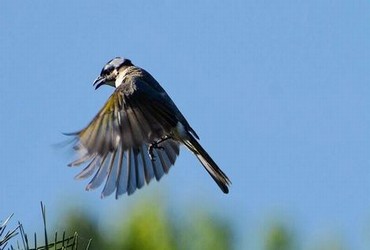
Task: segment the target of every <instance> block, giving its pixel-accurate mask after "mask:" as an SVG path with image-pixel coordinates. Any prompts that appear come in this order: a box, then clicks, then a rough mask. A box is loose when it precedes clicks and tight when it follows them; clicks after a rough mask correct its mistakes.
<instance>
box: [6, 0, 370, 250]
mask: <svg viewBox="0 0 370 250" xmlns="http://www.w3.org/2000/svg"><path fill="white" fill-rule="evenodd" d="M369 20H370V2H369V1H328V0H313V1H238V0H237V1H232V2H223V1H217V2H216V1H210V0H209V1H202V2H199V1H169V0H167V1H166V0H164V1H105V2H104V3H103V2H98V1H78V2H76V1H69V0H68V1H18V0H12V1H8V0H2V1H0V52H1V55H0V117H1V118H0V119H1V120H0V159H1V161H0V170H1V174H0V177H1V179H0V180H1V183H0V186H1V189H0V220H2V219H5V218H6V217H7V216H8V215H10V214H12V213H14V214H15V215H14V218H16V219H13V221H12V223H14V224H15V223H16V221H17V220H19V221H21V222H22V224H23V226H24V227H25V231H26V232H28V233H31V234H32V233H33V232H42V219H41V213H40V201H43V203H44V204H45V205H46V208H47V219H48V227H49V230H50V231H51V232H53V231H55V230H70V231H71V232H72V231H73V232H74V231H78V232H79V235H80V237H82V238H84V239H90V238H93V241H92V249H369V248H370V195H369V190H370V169H369V166H370V154H369V152H370V151H369V150H370V126H369V124H370V112H369V110H370V101H369V97H370V81H369V80H370V77H369V70H370V68H369V58H370V26H369ZM115 56H123V57H126V58H129V59H131V60H132V62H133V63H134V64H136V65H138V66H140V67H143V68H145V69H146V70H148V71H149V72H151V73H152V75H153V76H154V77H155V78H156V79H157V80H158V81H159V82H160V83H161V85H162V86H163V87H164V88H165V89H166V91H167V92H168V93H169V95H170V96H171V97H172V99H173V100H174V101H175V103H176V104H177V105H178V107H179V109H180V110H181V111H182V113H183V114H184V115H185V117H186V118H187V120H188V121H189V123H190V124H191V125H192V127H193V128H194V129H195V130H196V132H197V133H198V134H199V136H200V138H201V143H202V145H203V146H204V147H205V148H206V149H207V151H208V152H209V153H210V154H211V155H212V157H213V158H214V160H215V161H216V162H218V164H219V165H220V166H221V168H222V169H223V170H224V171H225V172H226V173H227V174H228V176H229V177H230V179H231V181H232V183H233V184H232V186H231V190H230V194H228V195H224V194H223V193H222V192H220V190H219V188H218V187H217V186H216V185H215V184H214V183H213V181H212V179H211V178H209V176H208V174H207V173H206V172H205V171H204V170H203V168H202V167H201V165H200V164H199V162H198V161H197V160H196V158H195V157H194V156H193V155H191V154H190V152H188V151H186V150H184V149H183V150H182V151H181V153H180V157H179V159H178V160H177V162H176V165H175V167H173V168H172V169H171V171H170V173H169V174H168V175H167V176H165V177H164V178H163V179H161V181H160V182H159V183H156V182H154V181H153V182H152V183H150V185H149V186H146V187H144V188H143V189H142V190H139V191H137V192H136V193H135V194H134V195H133V196H130V197H127V196H122V197H120V199H118V200H115V199H114V197H108V198H105V199H100V191H101V190H96V191H93V192H86V191H85V190H84V188H85V185H86V184H87V183H88V181H76V180H74V179H73V177H74V175H76V174H77V173H78V172H79V171H80V170H81V168H80V169H75V168H72V169H71V168H68V167H67V164H68V163H69V162H70V161H72V160H73V159H74V155H73V152H72V150H71V149H70V147H68V146H66V147H60V143H63V142H65V141H67V140H68V139H69V138H67V137H65V136H63V135H62V133H63V132H74V131H77V130H79V129H81V128H83V127H84V126H85V125H87V124H88V122H89V121H90V120H91V119H92V118H93V117H94V115H95V114H96V113H97V112H98V110H99V109H100V108H101V107H102V105H103V104H104V102H105V100H106V99H107V98H108V97H109V95H110V94H111V93H112V91H113V88H110V87H104V88H100V89H99V90H98V91H95V90H94V88H93V87H92V82H93V80H94V79H95V78H96V77H97V76H98V74H99V73H100V70H101V68H102V67H103V66H104V64H105V63H106V62H107V61H109V60H110V59H111V58H113V57H115ZM94 244H95V245H94Z"/></svg>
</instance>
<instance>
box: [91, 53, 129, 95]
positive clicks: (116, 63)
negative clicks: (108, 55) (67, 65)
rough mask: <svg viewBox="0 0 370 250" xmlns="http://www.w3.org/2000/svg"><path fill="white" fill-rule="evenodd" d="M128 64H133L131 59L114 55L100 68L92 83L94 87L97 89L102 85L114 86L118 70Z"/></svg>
mask: <svg viewBox="0 0 370 250" xmlns="http://www.w3.org/2000/svg"><path fill="white" fill-rule="evenodd" d="M129 66H133V64H132V63H131V61H130V60H129V59H126V58H122V57H116V58H113V59H112V60H110V61H109V62H107V64H105V65H104V67H103V69H102V70H101V73H100V76H98V78H96V80H95V81H94V84H93V85H94V86H95V89H98V88H99V87H100V86H102V85H109V86H112V87H115V81H116V79H117V76H118V74H119V70H120V69H122V68H123V67H129Z"/></svg>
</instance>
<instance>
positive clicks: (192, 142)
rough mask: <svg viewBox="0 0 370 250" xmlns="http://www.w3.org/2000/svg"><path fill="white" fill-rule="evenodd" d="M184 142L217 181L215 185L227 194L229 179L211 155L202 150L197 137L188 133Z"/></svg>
mask: <svg viewBox="0 0 370 250" xmlns="http://www.w3.org/2000/svg"><path fill="white" fill-rule="evenodd" d="M184 144H185V145H186V146H187V148H188V149H190V151H192V152H193V153H194V154H195V155H196V157H197V158H198V160H199V161H200V163H202V165H203V167H204V168H205V169H206V170H207V172H208V173H209V174H210V176H211V177H212V178H213V180H214V181H215V182H216V183H217V185H218V186H219V187H220V188H221V190H222V191H223V192H224V193H225V194H227V193H229V188H228V186H229V185H230V184H231V181H230V180H229V178H228V177H227V176H226V174H225V173H224V172H222V170H221V169H220V168H219V167H218V166H217V164H216V162H214V161H213V159H212V158H211V156H209V154H208V153H207V152H206V151H205V150H204V148H203V147H202V146H201V145H200V144H199V142H198V141H197V139H195V138H194V136H193V135H192V134H190V133H188V137H187V139H186V140H184Z"/></svg>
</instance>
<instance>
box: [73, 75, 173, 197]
mask: <svg viewBox="0 0 370 250" xmlns="http://www.w3.org/2000/svg"><path fill="white" fill-rule="evenodd" d="M133 83H134V82H133ZM145 85H146V84H145V83H138V84H137V85H135V84H127V85H121V86H120V87H119V88H117V89H116V90H115V92H114V93H113V94H112V95H111V96H110V98H109V99H108V101H107V102H106V103H105V105H104V107H103V108H102V109H101V110H100V111H99V113H98V114H97V115H96V116H95V118H94V119H93V120H92V121H91V122H90V124H89V125H88V126H87V127H86V128H84V129H82V130H81V131H79V132H77V133H74V134H73V135H74V136H75V137H76V144H75V147H74V149H75V150H76V151H77V152H78V154H79V158H78V159H77V160H75V161H74V162H72V163H70V166H77V165H80V164H82V163H87V166H86V167H85V168H84V169H83V170H82V171H81V173H79V174H78V175H77V176H76V178H78V179H83V178H87V177H89V176H91V175H93V174H94V173H95V175H94V177H93V178H92V179H91V181H90V183H89V184H88V185H87V187H86V189H87V190H90V189H94V188H96V187H98V186H100V185H101V184H102V183H103V182H104V180H106V182H105V187H104V189H103V191H102V196H103V197H104V196H108V195H110V194H111V193H113V192H114V191H116V198H117V197H118V196H119V195H121V194H124V193H126V192H127V194H128V195H130V194H132V193H133V192H134V191H135V190H136V189H137V188H141V187H142V186H143V185H144V184H145V182H146V183H149V181H150V180H151V179H152V178H154V177H155V178H156V179H157V180H159V179H160V178H161V177H162V176H163V174H164V173H167V172H168V171H169V168H170V167H171V166H172V165H173V164H174V163H175V160H176V157H177V156H178V154H179V143H178V142H176V141H174V140H172V139H168V140H166V141H164V142H162V143H160V145H159V146H160V148H153V155H154V157H155V158H154V159H155V160H151V159H150V155H149V153H148V148H149V145H150V143H153V142H155V141H156V140H159V139H160V138H162V137H163V136H164V135H166V134H168V133H169V131H170V129H171V126H172V124H173V122H174V118H172V116H171V114H170V113H169V112H168V110H166V109H162V108H163V107H162V106H161V105H159V106H158V107H155V105H156V102H157V101H159V100H157V97H156V96H154V97H153V98H151V95H150V90H148V89H146V86H145ZM147 91H149V92H147ZM152 100H153V103H151V101H152Z"/></svg>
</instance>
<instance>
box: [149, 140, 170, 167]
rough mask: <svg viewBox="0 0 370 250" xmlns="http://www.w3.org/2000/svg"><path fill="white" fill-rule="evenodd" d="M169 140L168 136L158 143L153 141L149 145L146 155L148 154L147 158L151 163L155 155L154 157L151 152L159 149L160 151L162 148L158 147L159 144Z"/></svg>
mask: <svg viewBox="0 0 370 250" xmlns="http://www.w3.org/2000/svg"><path fill="white" fill-rule="evenodd" d="M169 138H170V137H169V136H163V137H162V138H161V139H159V140H158V141H154V142H152V143H151V144H149V148H148V154H149V158H150V160H151V161H155V155H154V152H153V150H154V149H161V150H163V149H164V147H161V146H159V144H160V143H162V142H164V141H166V140H168V139H169Z"/></svg>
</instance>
